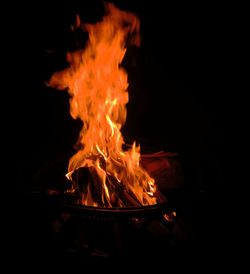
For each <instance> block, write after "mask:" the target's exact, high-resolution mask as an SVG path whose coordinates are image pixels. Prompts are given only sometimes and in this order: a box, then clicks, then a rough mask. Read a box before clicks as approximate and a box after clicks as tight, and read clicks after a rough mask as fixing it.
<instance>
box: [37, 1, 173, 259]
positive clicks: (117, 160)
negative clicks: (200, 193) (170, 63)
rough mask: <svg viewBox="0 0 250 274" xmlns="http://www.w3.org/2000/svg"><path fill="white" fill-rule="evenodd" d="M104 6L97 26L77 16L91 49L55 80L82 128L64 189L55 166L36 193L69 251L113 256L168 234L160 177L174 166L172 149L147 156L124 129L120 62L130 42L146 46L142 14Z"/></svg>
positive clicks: (71, 56) (75, 56)
mask: <svg viewBox="0 0 250 274" xmlns="http://www.w3.org/2000/svg"><path fill="white" fill-rule="evenodd" d="M105 8H106V13H107V14H106V15H105V16H104V17H103V20H102V21H101V22H97V23H96V24H93V25H92V24H82V23H81V21H80V18H79V16H77V18H76V25H75V26H72V27H71V28H72V30H74V29H76V28H81V29H82V30H84V31H86V30H87V31H88V33H89V41H88V43H87V45H86V46H85V48H84V50H78V51H76V52H73V53H68V55H67V61H68V63H69V67H68V68H67V69H65V70H63V71H60V72H56V73H54V74H53V75H52V77H51V79H50V81H49V83H48V86H49V87H53V88H57V89H61V90H64V89H67V90H68V93H69V95H70V96H71V98H70V114H71V116H72V117H73V118H74V119H80V120H81V121H82V122H83V126H82V129H81V130H80V134H79V138H78V141H77V144H76V145H75V150H76V151H75V154H74V155H73V156H72V157H70V159H69V164H68V170H67V171H66V172H61V174H60V176H64V177H63V178H62V177H60V178H59V177H58V178H56V180H55V181H56V184H57V183H58V185H59V187H53V185H54V184H55V182H53V179H52V184H51V185H50V184H48V182H47V181H48V180H50V179H49V178H50V177H51V176H52V174H53V171H52V170H53V168H52V169H51V171H50V172H48V173H47V178H46V179H45V180H44V179H41V178H39V176H38V178H39V182H40V183H41V185H42V186H43V187H40V191H39V192H38V196H37V198H38V200H39V201H40V206H39V207H41V208H44V209H45V212H46V213H45V215H48V216H50V218H49V219H50V221H49V223H50V227H51V229H52V234H53V233H58V234H59V235H61V239H60V241H59V242H60V246H62V249H61V251H62V252H66V253H74V254H79V253H80V254H82V253H84V254H85V255H86V254H87V255H88V256H99V257H110V256H111V257H112V256H116V255H119V254H127V255H128V254H130V253H131V252H132V253H133V252H134V251H133V249H136V250H137V248H138V247H142V248H143V249H144V246H145V244H143V245H142V244H139V243H138V241H140V242H141V243H142V242H143V243H145V241H146V242H147V240H146V239H145V237H146V238H151V240H152V242H154V241H153V239H152V236H153V238H154V237H159V235H160V239H162V238H164V241H165V240H166V238H168V239H169V237H171V229H172V227H173V225H174V223H175V220H176V218H175V217H176V211H175V209H174V206H173V205H171V204H170V202H168V201H167V199H166V197H165V195H163V194H162V193H161V190H160V188H159V186H158V184H157V181H158V182H159V180H158V179H159V178H157V176H156V177H154V176H155V173H156V171H157V170H158V169H160V170H161V171H162V167H164V166H165V167H166V166H167V167H168V170H170V169H169V166H168V164H169V162H168V160H167V159H166V158H167V157H168V156H169V154H166V153H164V152H163V151H161V152H157V153H155V154H151V155H147V156H144V157H143V156H142V155H141V153H140V145H138V144H136V142H135V141H134V142H133V143H132V144H126V143H125V141H124V139H123V136H122V134H121V127H122V126H123V125H124V123H125V121H126V104H127V102H128V93H127V87H128V83H127V73H126V72H125V70H124V69H123V68H122V67H121V63H122V60H123V57H124V55H125V53H126V46H127V44H129V43H130V44H133V45H135V46H139V44H140V36H139V26H140V22H139V19H138V18H137V17H136V16H135V15H134V14H132V13H128V12H125V11H121V10H119V9H117V8H116V7H115V6H114V5H113V4H111V3H106V4H105ZM159 167H160V168H159ZM65 175H66V176H65ZM66 178H67V179H66ZM131 231H132V233H131ZM128 234H129V235H130V236H128ZM131 235H132V236H131ZM172 240H173V239H172ZM128 242H129V243H130V244H129V245H127V243H128ZM128 246H129V247H128ZM146 252H147V251H146ZM140 253H145V251H144V252H143V250H140Z"/></svg>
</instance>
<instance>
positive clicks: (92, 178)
mask: <svg viewBox="0 0 250 274" xmlns="http://www.w3.org/2000/svg"><path fill="white" fill-rule="evenodd" d="M72 182H73V186H74V189H75V190H74V194H76V195H78V200H79V202H80V203H82V204H86V199H88V198H87V197H92V199H93V200H94V201H95V202H96V203H97V204H98V205H100V206H103V207H140V206H143V204H142V203H141V202H140V201H139V200H138V199H137V198H136V196H135V195H134V194H133V192H131V191H130V190H129V189H127V188H126V184H125V183H123V182H118V180H117V179H116V178H114V176H112V175H110V174H109V175H107V176H106V182H105V183H106V185H107V186H108V188H109V190H110V192H111V195H110V199H109V200H107V199H105V198H106V196H105V195H104V189H103V182H102V181H101V179H100V177H99V176H98V174H97V171H96V170H95V168H93V167H89V168H87V167H81V168H79V169H77V170H75V171H74V172H73V174H72ZM88 192H89V193H88ZM154 195H155V197H156V199H157V202H158V203H164V202H166V198H165V197H164V196H163V195H162V194H161V192H160V191H159V190H158V189H156V191H155V193H154ZM90 202H91V201H90Z"/></svg>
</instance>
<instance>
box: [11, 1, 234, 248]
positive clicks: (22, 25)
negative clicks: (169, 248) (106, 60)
mask: <svg viewBox="0 0 250 274" xmlns="http://www.w3.org/2000/svg"><path fill="white" fill-rule="evenodd" d="M114 2H115V3H116V5H117V6H118V7H120V8H122V9H125V10H127V11H132V12H134V13H136V14H137V15H138V16H139V18H140V21H141V37H142V43H141V47H140V48H139V49H136V48H133V47H130V48H128V52H127V55H126V57H125V59H124V62H123V66H124V67H125V68H126V70H127V72H128V81H129V96H130V101H129V103H128V105H127V108H128V117H127V122H126V125H125V127H124V129H123V133H124V135H125V136H126V137H129V138H132V139H137V140H139V141H140V140H141V139H142V140H146V141H148V142H149V143H150V142H151V143H152V142H153V143H157V144H158V145H159V144H160V145H159V146H160V148H162V149H164V150H165V151H171V152H177V153H179V155H180V159H181V160H182V162H183V166H184V171H185V176H186V177H185V178H186V181H185V188H186V189H188V190H189V191H193V190H194V191H197V192H199V193H205V194H204V195H205V200H202V199H203V198H201V200H202V201H201V204H202V207H203V208H202V210H204V216H202V217H200V216H199V217H200V219H199V221H197V225H198V226H200V231H201V232H200V234H197V237H198V240H197V241H199V240H201V239H203V242H205V243H206V244H208V241H209V240H208V239H210V237H208V239H207V240H204V238H206V237H207V236H208V233H210V232H211V231H210V232H209V230H210V229H211V227H212V225H211V222H213V223H217V224H216V230H215V229H214V227H213V229H214V230H213V233H212V232H211V233H212V234H211V235H219V236H217V237H216V241H215V240H214V242H213V243H215V242H217V240H218V239H222V238H223V237H224V236H223V235H224V219H225V217H223V214H224V210H225V208H226V205H225V204H224V196H223V195H225V194H224V190H225V185H224V172H225V167H224V159H225V156H224V155H225V154H224V153H225V145H224V139H225V136H224V127H225V124H226V123H227V119H228V118H227V117H228V111H229V108H228V102H227V98H228V96H227V94H228V93H230V91H229V90H228V88H225V86H226V84H227V87H228V81H230V79H228V76H227V73H226V69H225V68H226V67H227V64H228V59H227V56H228V45H227V35H228V31H229V29H230V24H231V22H230V20H229V19H228V17H227V7H226V6H219V5H216V4H213V5H209V4H208V3H207V4H205V3H203V4H195V5H194V4H190V3H186V4H180V3H176V4H169V3H168V2H166V3H165V1H153V2H152V1H137V2H136V3H135V1H114ZM103 12H104V10H103V2H102V1H81V2H80V3H78V4H77V5H73V4H70V3H64V2H63V1H62V2H61V3H60V5H57V6H56V5H54V6H53V5H51V4H46V3H36V4H27V6H26V5H25V4H22V5H21V6H20V7H16V9H15V13H14V15H13V21H12V24H13V29H12V38H14V39H13V40H14V42H13V47H14V53H15V55H16V56H17V60H18V62H17V63H18V64H17V69H16V74H17V78H15V79H17V80H16V83H13V84H14V85H16V86H17V88H16V92H17V100H16V101H17V108H16V109H17V113H18V115H17V117H16V118H15V119H17V124H18V125H19V126H20V130H18V131H17V132H15V133H14V136H16V137H17V140H18V146H17V151H18V152H17V153H18V155H19V157H18V159H17V160H16V161H15V164H16V191H17V193H18V195H19V197H20V195H22V194H23V193H25V192H27V191H29V190H30V189H31V188H32V185H33V182H34V176H35V174H36V172H37V170H38V169H39V167H40V166H41V165H43V164H44V163H46V162H48V161H50V160H51V159H54V158H56V157H60V155H64V154H65V153H68V152H71V151H72V149H73V145H74V143H75V142H76V140H77V136H78V132H79V129H80V126H81V123H80V122H79V121H75V120H73V119H72V118H71V117H70V114H69V103H68V99H69V96H68V94H67V92H66V91H58V90H55V89H52V88H47V87H46V85H45V82H46V81H48V80H49V78H50V76H51V75H52V74H53V73H54V72H55V71H58V70H61V69H63V68H65V67H67V63H66V61H65V60H66V58H65V57H66V52H68V51H74V50H76V49H78V48H81V47H83V46H84V45H85V42H86V39H87V36H86V35H82V34H81V33H80V32H77V31H76V32H75V33H73V32H72V31H71V30H70V25H71V24H74V22H75V16H76V14H79V15H80V18H81V20H82V22H90V23H91V22H93V23H94V22H96V21H97V20H101V18H102V16H103V14H104V13H103ZM12 73H15V71H13V72H12ZM225 83H226V84H225ZM198 206H199V204H198ZM208 227H209V228H208ZM198 230H199V229H198ZM219 246H222V243H219Z"/></svg>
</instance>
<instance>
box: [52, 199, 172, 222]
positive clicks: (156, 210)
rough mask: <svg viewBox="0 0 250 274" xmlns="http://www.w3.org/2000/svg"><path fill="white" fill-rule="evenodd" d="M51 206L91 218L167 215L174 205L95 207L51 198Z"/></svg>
mask: <svg viewBox="0 0 250 274" xmlns="http://www.w3.org/2000/svg"><path fill="white" fill-rule="evenodd" d="M49 200H50V204H52V205H53V206H54V207H56V208H58V209H61V210H63V211H64V212H67V213H71V214H75V215H80V216H86V217H87V216H91V217H101V216H102V217H114V218H116V217H131V218H132V217H143V216H150V215H152V216H155V215H162V214H165V213H172V212H173V211H175V210H174V205H172V204H170V203H169V202H165V203H158V204H155V205H147V206H141V207H112V208H108V207H93V206H83V205H76V204H72V203H68V202H65V201H59V200H56V199H53V198H52V197H50V199H49Z"/></svg>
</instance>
